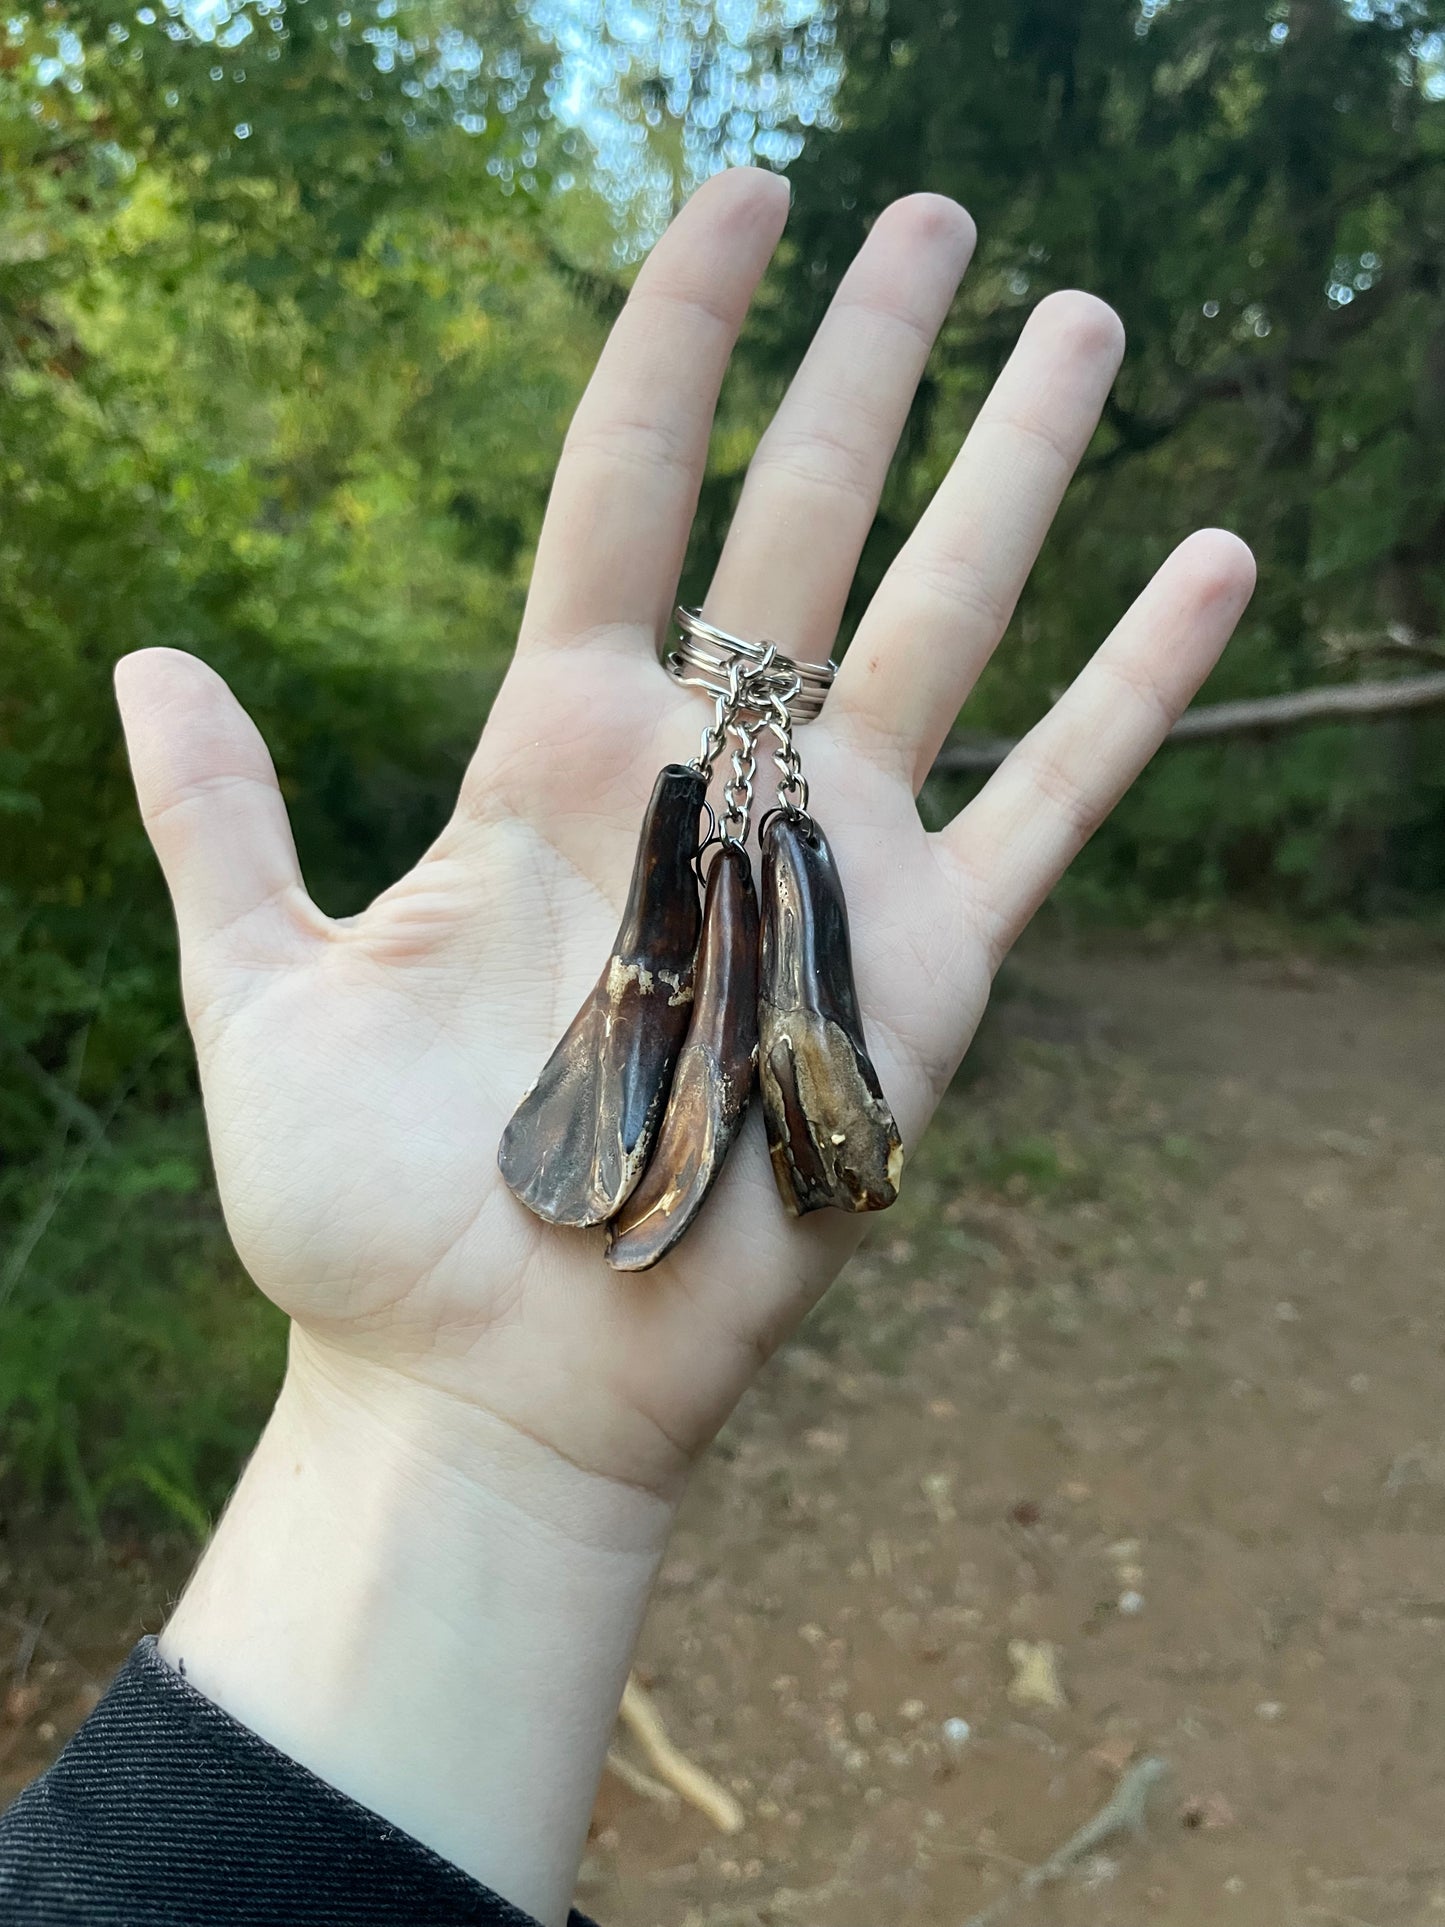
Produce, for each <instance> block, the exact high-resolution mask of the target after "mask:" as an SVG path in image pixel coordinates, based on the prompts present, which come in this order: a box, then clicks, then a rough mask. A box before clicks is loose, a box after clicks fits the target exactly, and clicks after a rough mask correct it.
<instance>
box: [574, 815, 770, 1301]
mask: <svg viewBox="0 0 1445 1927" xmlns="http://www.w3.org/2000/svg"><path fill="white" fill-rule="evenodd" d="M757 996H758V899H757V893H756V892H755V890H754V889H753V876H752V865H751V864H750V862H749V860H748V854H747V851H746V850H745V849H743V848H741V847H740V846H739V845H738V844H737V843H734V842H725V843H723V844H722V845H721V846H720V848H719V850H718V853H717V856H716V857H715V858H714V860H713V865H712V869H711V870H710V871H709V873H708V879H707V893H706V896H705V899H704V902H703V913H702V942H701V943H700V945H699V946H698V963H697V984H696V994H695V995H694V998H693V1005H692V1019H691V1022H690V1024H689V1026H688V1032H687V1041H686V1043H685V1044H684V1045H683V1047H682V1055H681V1057H679V1058H678V1060H677V1070H676V1071H675V1073H674V1074H673V1079H672V1090H671V1092H670V1093H669V1095H668V1100H667V1111H666V1114H665V1115H664V1118H663V1122H662V1129H661V1131H660V1132H659V1133H658V1138H657V1146H656V1149H655V1150H654V1151H653V1153H652V1161H651V1163H650V1164H649V1165H648V1167H647V1170H646V1172H645V1173H644V1174H643V1177H642V1179H641V1182H640V1183H639V1184H638V1185H637V1187H636V1189H635V1190H634V1191H633V1193H632V1195H631V1197H630V1198H628V1200H627V1202H626V1203H625V1204H624V1205H623V1207H622V1209H621V1211H620V1212H619V1213H618V1215H617V1217H616V1218H614V1220H613V1221H612V1224H611V1226H610V1227H609V1229H608V1235H607V1262H608V1264H609V1265H611V1266H612V1268H613V1270H614V1271H646V1270H648V1268H649V1267H650V1266H652V1265H655V1264H656V1263H657V1261H658V1260H659V1259H660V1258H664V1257H666V1255H667V1253H668V1252H669V1251H671V1250H672V1248H673V1246H674V1245H675V1244H676V1243H677V1241H678V1239H679V1238H681V1237H682V1235H683V1233H684V1232H685V1231H686V1230H687V1228H688V1226H689V1225H690V1224H691V1223H692V1221H693V1219H694V1218H695V1217H696V1216H697V1214H698V1212H699V1211H700V1210H701V1209H702V1205H703V1200H704V1199H705V1198H706V1197H707V1194H708V1192H709V1191H710V1190H711V1189H712V1187H713V1183H714V1180H715V1179H716V1178H717V1175H718V1173H719V1172H720V1171H721V1170H722V1167H723V1163H724V1160H725V1159H726V1157H727V1154H728V1151H729V1149H730V1148H731V1146H732V1142H733V1139H734V1138H735V1137H736V1136H737V1134H738V1130H739V1128H740V1126H741V1124H742V1121H743V1117H744V1115H745V1113H746V1111H747V1107H748V1099H749V1098H750V1097H751V1095H752V1089H753V1078H754V1075H755V1072H756V1069H757V1059H758V1015H757Z"/></svg>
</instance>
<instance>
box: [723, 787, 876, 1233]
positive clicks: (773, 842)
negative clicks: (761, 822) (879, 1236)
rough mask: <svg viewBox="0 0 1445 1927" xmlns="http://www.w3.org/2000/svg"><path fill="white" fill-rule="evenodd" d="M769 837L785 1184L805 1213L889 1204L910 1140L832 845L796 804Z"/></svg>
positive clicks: (766, 1012)
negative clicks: (874, 1041) (871, 1039)
mask: <svg viewBox="0 0 1445 1927" xmlns="http://www.w3.org/2000/svg"><path fill="white" fill-rule="evenodd" d="M762 843H763V905H762V969H761V982H760V986H759V995H758V1029H759V1051H758V1082H759V1085H760V1088H761V1090H762V1097H763V1115H764V1117H765V1119H766V1121H767V1127H768V1149H769V1150H770V1152H771V1153H772V1159H773V1175H774V1177H775V1178H776V1179H777V1182H778V1191H779V1193H780V1194H781V1196H782V1200H783V1203H784V1204H785V1205H786V1206H787V1207H788V1209H789V1210H790V1211H792V1212H795V1213H796V1214H797V1215H798V1216H799V1217H801V1216H802V1215H803V1214H804V1213H805V1212H808V1211H818V1210H821V1209H822V1207H823V1206H824V1205H829V1204H831V1205H836V1206H837V1207H838V1209H839V1210H841V1211H882V1210H884V1209H885V1208H886V1207H887V1206H888V1205H890V1204H892V1202H893V1200H894V1199H895V1198H896V1197H897V1196H898V1179H899V1176H900V1174H901V1172H902V1169H903V1146H902V1144H901V1143H900V1141H899V1137H898V1126H897V1125H896V1124H895V1123H894V1121H893V1113H892V1112H891V1111H890V1110H889V1108H888V1105H887V1102H886V1101H885V1099H884V1096H883V1092H882V1090H881V1089H880V1087H879V1083H878V1075H877V1072H876V1071H875V1070H874V1069H873V1066H872V1064H871V1062H870V1061H869V1058H868V1051H867V1047H866V1045H865V1043H864V1039H863V1018H862V1015H861V1013H860V1011H859V1008H858V992H857V990H856V988H855V986H854V983H853V958H852V949H851V946H850V943H849V940H848V908H847V904H846V903H845V902H844V898H843V886H842V883H841V882H840V881H839V878H838V870H837V866H836V865H835V863H834V862H833V853H832V851H831V850H830V849H829V848H828V843H827V839H826V838H825V837H824V835H823V833H822V831H821V830H820V829H819V828H818V826H817V825H816V824H815V823H813V822H812V821H811V820H810V819H808V818H806V817H800V816H792V815H787V814H782V815H778V816H775V817H773V818H772V820H771V821H770V822H769V823H768V825H767V827H766V829H765V830H764V831H763V838H762Z"/></svg>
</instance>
